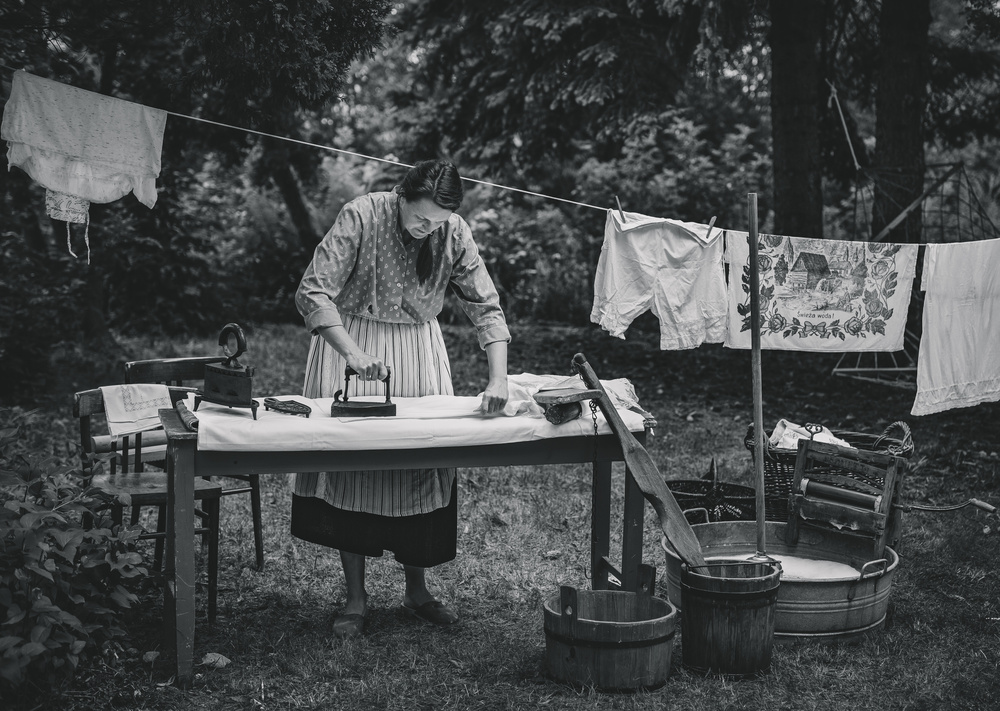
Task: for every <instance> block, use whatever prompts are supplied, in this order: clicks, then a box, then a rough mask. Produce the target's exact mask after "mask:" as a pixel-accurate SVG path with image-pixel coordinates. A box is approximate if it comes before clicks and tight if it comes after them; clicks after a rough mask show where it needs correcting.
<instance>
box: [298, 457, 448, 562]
mask: <svg viewBox="0 0 1000 711" xmlns="http://www.w3.org/2000/svg"><path fill="white" fill-rule="evenodd" d="M292 535H293V536H295V537H296V538H301V539H302V540H304V541H309V542H310V543H318V544H319V545H321V546H327V547H328V548H336V549H337V550H341V551H345V552H347V553H356V554H358V555H365V556H371V557H375V558H377V557H379V556H381V555H382V554H383V553H384V552H385V551H387V550H388V551H392V553H393V555H394V556H395V558H396V560H397V561H399V562H400V563H402V564H403V565H412V566H415V567H418V568H431V567H433V566H435V565H441V564H442V563H447V562H448V561H450V560H454V559H455V555H456V553H457V549H458V480H457V477H456V479H455V481H454V482H453V483H452V486H451V502H450V503H449V504H448V505H447V506H445V507H444V508H440V509H436V510H434V511H431V512H430V513H425V514H417V515H415V516H380V515H379V514H371V513H364V512H362V511H347V510H345V509H339V508H337V507H336V506H331V505H330V504H328V503H327V502H326V501H324V500H323V499H320V498H317V497H314V496H297V495H295V494H293V495H292Z"/></svg>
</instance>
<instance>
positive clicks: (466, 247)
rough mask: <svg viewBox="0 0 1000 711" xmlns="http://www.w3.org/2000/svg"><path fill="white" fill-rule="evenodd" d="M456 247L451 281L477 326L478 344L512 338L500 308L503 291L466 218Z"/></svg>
mask: <svg viewBox="0 0 1000 711" xmlns="http://www.w3.org/2000/svg"><path fill="white" fill-rule="evenodd" d="M455 247H456V249H457V254H456V255H455V260H454V266H453V268H452V274H451V285H452V287H453V291H454V294H455V296H456V298H457V299H458V303H459V306H461V307H462V310H463V311H464V312H465V313H466V315H467V316H468V317H469V320H471V321H472V323H473V325H475V327H476V335H477V338H478V340H479V347H480V348H483V349H485V348H486V346H488V345H489V344H490V343H494V342H496V341H507V342H509V341H510V330H509V329H508V328H507V319H506V318H505V317H504V315H503V309H501V308H500V295H499V294H498V293H497V289H496V286H495V285H494V284H493V280H492V279H491V278H490V274H489V271H487V269H486V263H485V262H483V259H482V257H481V256H480V255H479V247H477V246H476V243H475V241H474V240H473V239H472V231H471V230H470V229H469V225H468V224H467V223H466V222H465V221H464V220H462V221H461V223H460V226H459V229H458V230H456V234H455Z"/></svg>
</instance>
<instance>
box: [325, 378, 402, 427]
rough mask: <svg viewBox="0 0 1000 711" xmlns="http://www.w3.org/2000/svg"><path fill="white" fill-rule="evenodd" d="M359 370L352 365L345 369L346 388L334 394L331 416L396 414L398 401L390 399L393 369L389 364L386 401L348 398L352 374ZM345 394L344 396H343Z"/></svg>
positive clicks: (390, 415) (386, 415) (386, 379)
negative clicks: (390, 380)
mask: <svg viewBox="0 0 1000 711" xmlns="http://www.w3.org/2000/svg"><path fill="white" fill-rule="evenodd" d="M357 374H358V373H357V371H356V370H354V368H352V367H351V366H347V367H346V368H345V369H344V389H343V390H338V391H337V392H335V393H334V394H333V403H332V404H331V405H330V416H331V417H393V416H395V414H396V403H394V402H392V400H390V399H389V379H390V378H391V377H392V370H391V369H390V368H389V367H388V366H387V367H386V369H385V380H383V381H382V382H384V383H385V402H366V401H363V400H348V399H347V386H348V385H350V382H351V376H352V375H357ZM341 395H343V398H341Z"/></svg>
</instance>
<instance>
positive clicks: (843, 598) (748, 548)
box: [660, 521, 899, 642]
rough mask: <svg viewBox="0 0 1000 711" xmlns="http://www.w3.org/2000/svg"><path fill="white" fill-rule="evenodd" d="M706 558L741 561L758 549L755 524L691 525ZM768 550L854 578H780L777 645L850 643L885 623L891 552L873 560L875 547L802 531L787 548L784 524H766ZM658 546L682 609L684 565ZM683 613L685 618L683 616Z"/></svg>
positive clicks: (895, 562)
mask: <svg viewBox="0 0 1000 711" xmlns="http://www.w3.org/2000/svg"><path fill="white" fill-rule="evenodd" d="M692 528H693V529H694V532H695V535H696V536H697V537H698V540H699V541H700V542H701V548H702V552H703V553H704V555H705V558H707V559H710V560H711V559H719V558H726V559H740V558H744V559H745V558H747V557H749V556H752V555H753V554H754V553H755V552H756V547H757V543H756V541H757V524H756V522H755V521H719V522H716V523H701V524H696V525H694V526H692ZM765 534H766V548H767V552H768V553H773V554H775V555H785V556H795V557H797V558H807V559H812V560H820V561H833V562H836V563H842V564H845V565H848V566H850V567H851V568H853V569H854V570H856V571H857V574H856V575H852V576H850V577H842V578H836V579H826V580H801V579H795V578H789V579H786V578H785V577H784V576H782V578H781V585H780V586H779V588H778V600H777V604H776V607H775V624H774V634H775V639H776V640H777V641H789V640H797V639H798V640H819V641H833V642H836V641H846V640H850V639H852V638H855V637H858V636H860V635H861V634H863V633H865V632H868V631H869V630H874V629H878V628H879V627H881V626H882V625H883V624H884V623H885V617H886V611H887V609H888V605H889V595H890V592H891V591H892V580H893V577H894V575H895V572H896V569H897V568H898V567H899V556H898V555H896V552H895V551H894V550H892V548H888V547H887V548H886V549H885V555H884V557H883V558H880V559H877V560H872V556H871V548H872V543H871V542H870V541H869V540H867V539H864V538H859V537H856V536H850V535H848V534H843V533H839V532H836V531H832V530H831V531H825V530H820V529H815V528H802V529H800V532H799V540H798V543H796V544H795V545H794V546H789V545H786V544H785V524H784V523H779V522H776V521H768V522H766V528H765ZM660 545H661V546H662V547H663V549H664V551H665V552H666V559H667V578H666V580H667V597H668V599H669V600H670V601H671V602H672V603H673V604H674V605H676V606H677V607H680V606H681V561H680V559H679V558H678V557H677V554H676V553H674V551H673V549H671V548H670V546H669V544H668V543H667V542H666V540H661V542H660ZM683 614H684V613H683V610H682V611H681V615H682V617H683Z"/></svg>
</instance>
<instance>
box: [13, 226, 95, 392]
mask: <svg viewBox="0 0 1000 711" xmlns="http://www.w3.org/2000/svg"><path fill="white" fill-rule="evenodd" d="M0 264H4V265H11V267H13V266H14V265H16V268H7V267H6V266H5V268H4V269H2V270H0V372H2V373H3V377H2V378H0V401H4V400H9V401H19V400H20V401H23V400H22V398H27V397H29V396H31V395H32V394H37V392H38V391H40V390H47V389H50V388H51V387H52V384H53V383H52V381H53V380H55V376H56V374H55V372H54V371H55V365H54V364H53V363H52V361H51V358H50V355H51V353H52V352H53V349H55V348H59V347H62V346H63V345H68V344H75V343H77V342H78V341H79V340H80V337H81V334H82V329H81V319H80V303H81V302H82V300H83V298H84V294H85V292H86V283H85V281H84V279H82V278H81V277H80V275H79V272H78V270H76V269H75V268H74V266H73V263H72V262H71V261H70V260H68V259H65V258H52V257H49V256H48V255H47V254H44V253H39V252H35V251H32V250H31V249H30V248H29V247H28V246H27V245H26V243H25V242H24V240H23V239H22V238H21V237H19V236H17V235H15V234H13V233H10V232H6V233H3V234H0Z"/></svg>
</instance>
